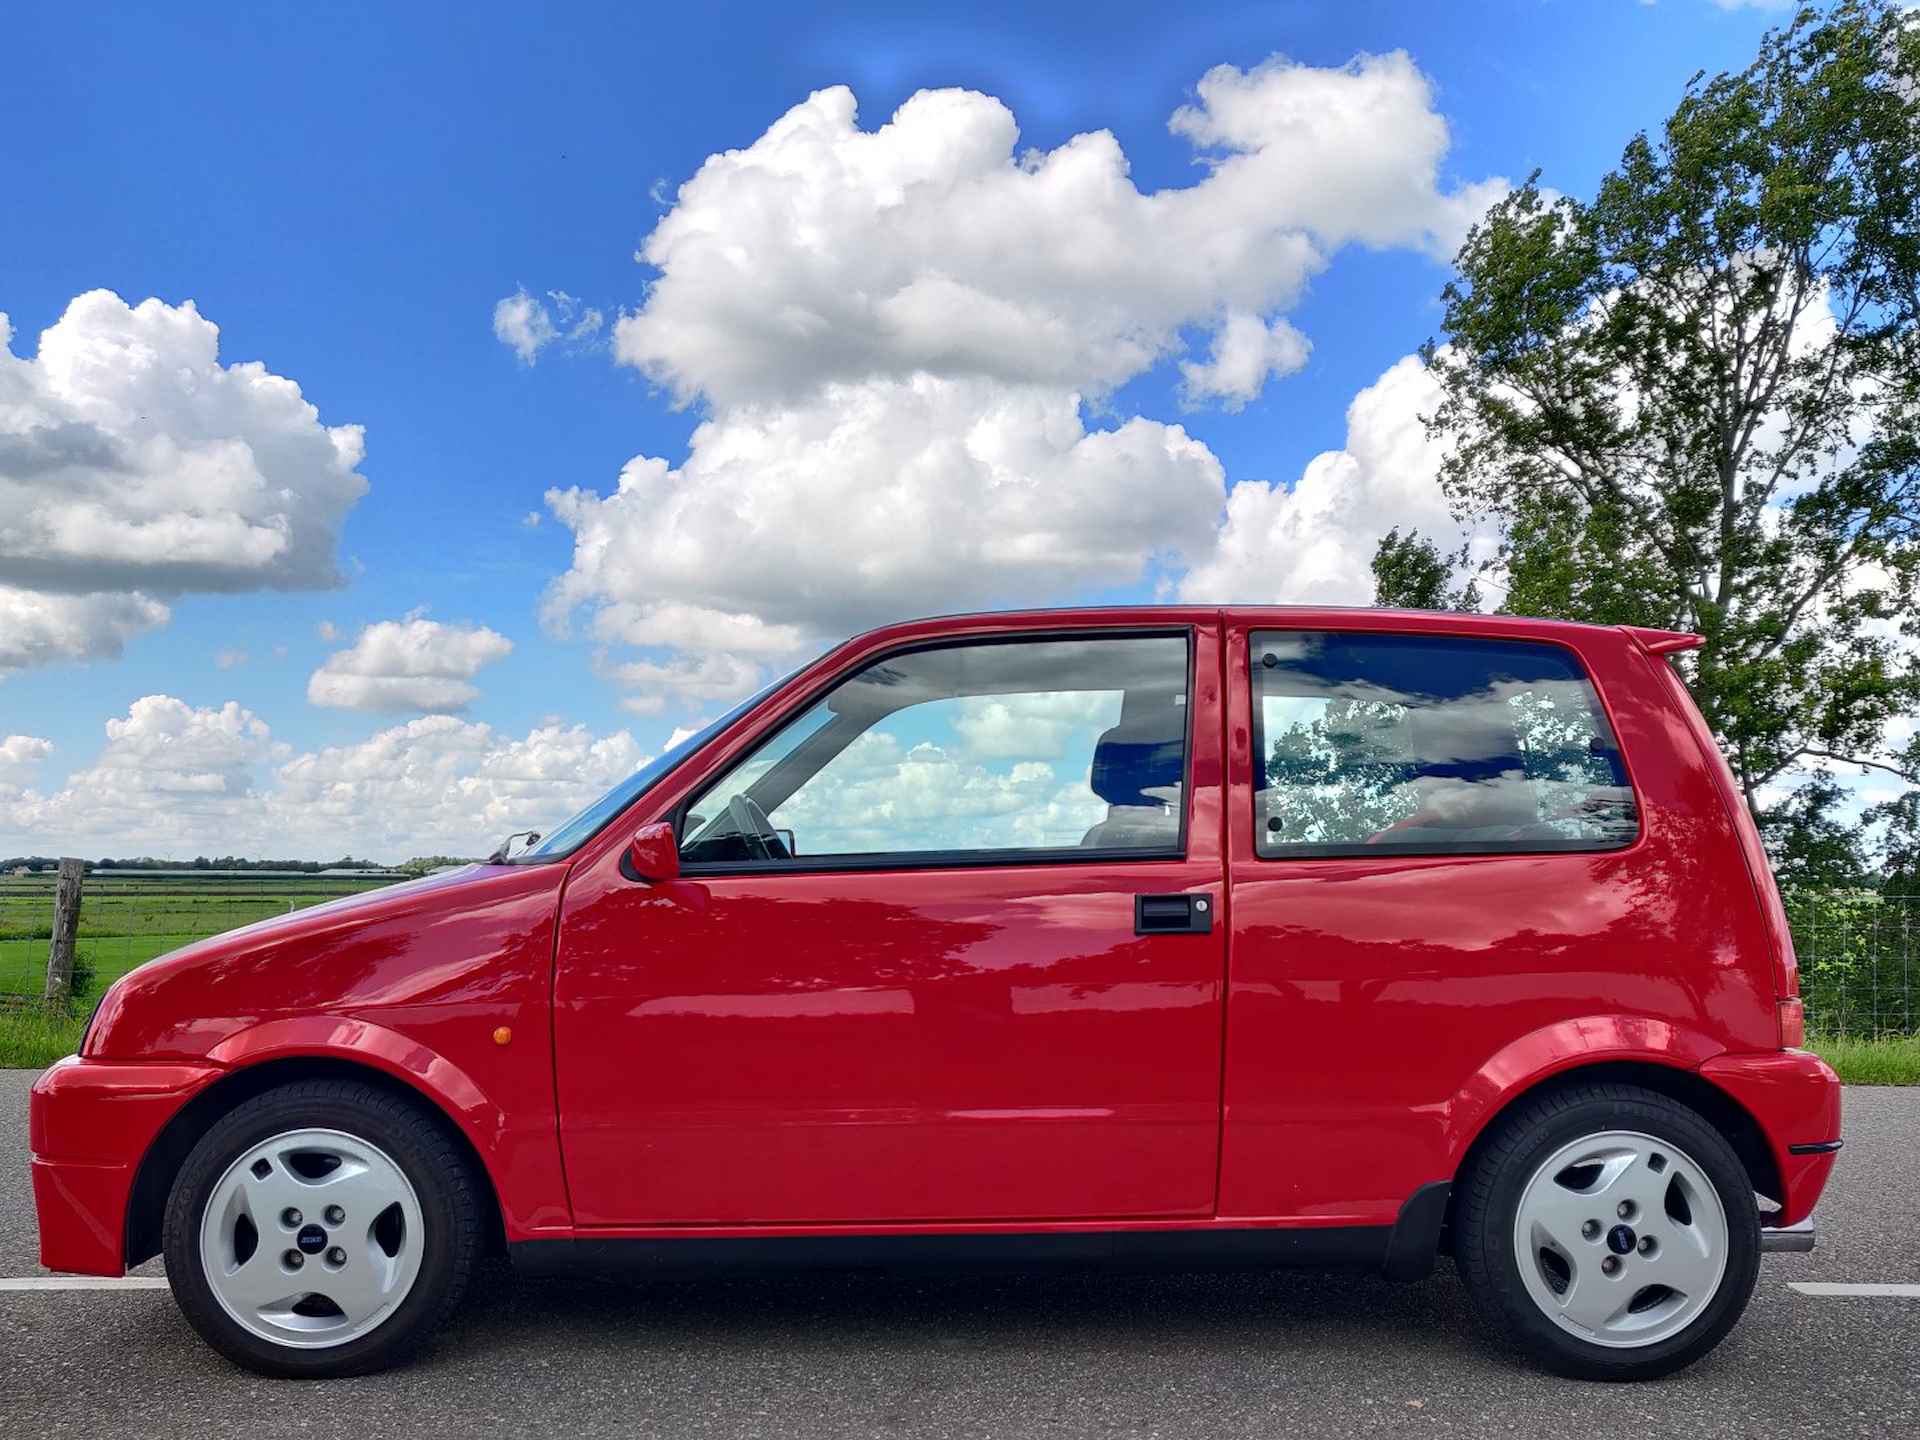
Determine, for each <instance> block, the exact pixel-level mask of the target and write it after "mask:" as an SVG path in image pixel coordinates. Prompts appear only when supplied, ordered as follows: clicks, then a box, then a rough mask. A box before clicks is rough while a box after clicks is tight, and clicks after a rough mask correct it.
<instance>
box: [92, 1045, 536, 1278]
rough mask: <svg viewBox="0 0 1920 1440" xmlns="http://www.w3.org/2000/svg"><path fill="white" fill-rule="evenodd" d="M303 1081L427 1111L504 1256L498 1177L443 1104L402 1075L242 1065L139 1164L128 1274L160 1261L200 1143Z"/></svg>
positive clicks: (330, 1066)
mask: <svg viewBox="0 0 1920 1440" xmlns="http://www.w3.org/2000/svg"><path fill="white" fill-rule="evenodd" d="M301 1080H354V1081H359V1082H361V1083H363V1084H366V1085H370V1086H372V1087H374V1088H375V1089H379V1090H384V1091H386V1092H388V1093H389V1094H394V1095H398V1096H401V1097H404V1098H405V1099H407V1100H408V1101H410V1102H412V1103H414V1104H416V1105H418V1106H420V1107H422V1108H423V1109H424V1110H426V1111H427V1112H428V1113H429V1114H430V1115H432V1116H433V1117H434V1119H435V1120H437V1121H438V1122H439V1123H440V1124H441V1125H442V1126H443V1127H444V1128H445V1130H446V1132H447V1134H448V1135H450V1136H451V1137H452V1138H453V1140H454V1143H455V1145H456V1146H457V1148H458V1151H459V1154H460V1156H461V1158H462V1160H463V1161H464V1162H465V1164H466V1166H467V1168H468V1171H469V1172H470V1175H471V1177H472V1179H473V1182H474V1184H475V1185H476V1186H477V1187H479V1192H480V1194H481V1195H482V1197H483V1203H484V1214H485V1216H486V1221H487V1231H488V1234H487V1248H488V1252H489V1253H495V1254H497V1253H503V1252H504V1250H505V1247H506V1234H505V1225H504V1221H503V1218H502V1216H503V1211H502V1208H501V1203H500V1194H499V1191H498V1189H497V1187H496V1186H495V1184H494V1180H493V1175H492V1173H491V1172H490V1171H489V1169H488V1168H487V1165H486V1162H485V1161H484V1160H483V1159H482V1158H481V1155H480V1152H479V1150H478V1149H477V1148H476V1147H475V1145H474V1143H473V1140H472V1138H471V1137H470V1136H469V1135H468V1134H467V1133H466V1130H465V1128H464V1127H463V1126H462V1125H461V1124H460V1123H459V1122H458V1120H456V1119H455V1117H454V1116H453V1115H452V1114H450V1113H449V1112H448V1110H447V1108H446V1106H445V1105H444V1104H443V1103H442V1102H441V1101H440V1099H439V1098H438V1097H437V1096H435V1095H433V1094H431V1093H429V1092H428V1091H427V1090H426V1089H424V1088H423V1087H422V1086H420V1085H417V1084H415V1083H413V1082H412V1081H411V1080H410V1079H409V1078H407V1077H405V1076H404V1075H400V1074H396V1073H394V1072H393V1071H391V1070H386V1069H383V1068H381V1067H379V1066H377V1065H372V1064H368V1063H366V1062H365V1061H362V1060H355V1059H349V1058H347V1057H344V1056H340V1055H324V1054H310V1055H279V1056H275V1057H273V1058H271V1059H264V1060H260V1061H258V1062H256V1063H253V1064H248V1065H241V1066H239V1067H237V1068H235V1069H233V1070H231V1071H229V1072H228V1073H227V1074H225V1075H222V1076H221V1077H220V1078H219V1079H217V1080H215V1081H214V1082H213V1083H212V1084H210V1085H208V1086H206V1087H205V1088H204V1089H202V1090H201V1091H200V1092H199V1093H198V1094H196V1095H195V1096H194V1097H193V1098H192V1099H191V1100H189V1101H188V1102H187V1103H186V1104H185V1105H183V1106H181V1108H180V1110H179V1111H178V1112H177V1113H176V1114H175V1115H174V1116H173V1117H172V1118H171V1119H170V1120H168V1122H167V1123H166V1125H165V1126H163V1127H162V1128H161V1130H160V1133H159V1134H158V1135H156V1136H155V1137H154V1139H153V1143H152V1144H150V1145H149V1146H148V1147H147V1150H146V1153H145V1154H144V1155H143V1156H141V1158H140V1165H139V1168H138V1169H137V1170H136V1171H135V1173H134V1180H133V1188H132V1190H131V1191H130V1192H129V1194H128V1197H127V1214H126V1233H125V1235H124V1237H123V1241H122V1243H123V1245H124V1248H125V1259H126V1264H127V1266H128V1268H132V1267H133V1266H135V1265H138V1264H139V1263H140V1262H141V1261H143V1260H147V1259H150V1258H151V1257H153V1256H155V1255H157V1254H159V1253H160V1232H161V1223H162V1220H163V1218H164V1216H165V1214H166V1208H167V1196H168V1194H169V1193H170V1192H171V1191H172V1189H173V1182H174V1178H175V1177H176V1176H177V1175H178V1174H179V1173H180V1167H181V1166H182V1165H184V1164H185V1163H186V1159H187V1156H188V1155H189V1154H191V1153H192V1151H193V1147H194V1146H195V1145H197V1144H199V1143H200V1140H201V1138H202V1137H203V1136H204V1135H205V1134H206V1133H207V1132H208V1131H209V1130H211V1129H212V1128H213V1127H214V1125H215V1124H217V1123H218V1122H219V1119H220V1117H221V1116H222V1115H225V1114H226V1113H227V1112H228V1111H230V1110H232V1109H233V1108H234V1106H236V1105H240V1104H243V1103H244V1102H246V1101H248V1100H251V1099H252V1098H253V1097H254V1096H256V1095H262V1094H265V1093H266V1092H267V1091H269V1090H275V1089H278V1088H279V1087H280V1086H282V1085H290V1084H293V1083H295V1082H296V1081H301Z"/></svg>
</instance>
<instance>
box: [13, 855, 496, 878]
mask: <svg viewBox="0 0 1920 1440" xmlns="http://www.w3.org/2000/svg"><path fill="white" fill-rule="evenodd" d="M84 863H85V864H86V867H87V869H89V870H278V871H282V872H287V871H293V872H296V873H299V874H303V875H315V874H318V873H319V872H320V871H322V870H405V871H409V872H412V873H415V874H422V875H424V874H425V873H427V872H428V871H429V870H438V869H440V868H442V867H443V866H447V865H465V864H468V863H469V862H468V861H467V860H465V859H462V858H461V857H459V856H456V855H416V856H414V857H413V858H412V859H411V860H408V861H405V862H404V863H402V864H399V865H388V864H386V863H385V862H384V861H380V860H357V859H355V858H354V857H353V856H351V855H343V856H341V857H340V858H339V859H338V860H247V859H244V858H242V857H241V856H238V855H211V856H210V855H196V856H194V857H193V859H191V860H160V859H155V858H154V857H153V856H151V855H141V856H138V857H130V858H126V859H114V858H112V857H110V856H102V857H101V858H100V859H98V860H88V861H85V862H84ZM59 868H60V860H59V857H58V856H54V855H15V856H13V857H11V858H9V859H6V860H0V874H9V873H11V872H13V871H15V870H21V869H25V870H33V871H39V870H57V869H59Z"/></svg>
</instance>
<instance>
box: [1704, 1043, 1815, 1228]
mask: <svg viewBox="0 0 1920 1440" xmlns="http://www.w3.org/2000/svg"><path fill="white" fill-rule="evenodd" d="M1700 1078H1701V1079H1703V1080H1710V1081H1712V1082H1713V1083H1714V1084H1715V1085H1718V1086H1719V1087H1720V1088H1721V1089H1722V1090H1724V1091H1726V1092H1727V1094H1729V1095H1731V1096H1732V1097H1733V1098H1734V1099H1735V1100H1737V1101H1739V1102H1740V1104H1741V1105H1742V1106H1744V1107H1745V1109H1746V1111H1747V1113H1748V1114H1749V1115H1751V1116H1753V1118H1754V1120H1755V1121H1757V1122H1758V1124H1759V1126H1760V1130H1761V1133H1762V1134H1764V1135H1765V1136H1766V1140H1767V1148H1768V1150H1769V1151H1770V1152H1771V1153H1772V1155H1773V1163H1774V1168H1775V1169H1777V1170H1778V1171H1779V1172H1780V1190H1781V1193H1780V1194H1779V1195H1777V1196H1774V1197H1773V1198H1774V1199H1776V1200H1778V1201H1779V1202H1780V1209H1779V1211H1778V1212H1777V1213H1774V1214H1771V1215H1767V1216H1764V1217H1762V1218H1763V1220H1764V1227H1763V1229H1762V1231H1761V1234H1762V1237H1763V1241H1764V1237H1765V1235H1766V1234H1767V1233H1768V1231H1774V1232H1779V1233H1787V1232H1792V1231H1794V1228H1795V1227H1796V1226H1798V1225H1799V1223H1800V1222H1801V1221H1803V1220H1805V1219H1807V1218H1808V1217H1809V1216H1810V1215H1812V1214H1813V1207H1814V1206H1815V1205H1816V1204H1817V1203H1819V1200H1820V1192H1821V1191H1822V1190H1824V1189H1826V1186H1827V1177H1828V1176H1830V1175H1831V1174H1832V1173H1833V1162H1834V1159H1835V1157H1836V1155H1837V1153H1838V1143H1837V1142H1838V1141H1839V1139H1840V1077H1839V1076H1837V1075H1835V1074H1834V1073H1833V1069H1832V1067H1831V1066H1829V1065H1828V1064H1827V1062H1826V1061H1824V1060H1822V1059H1821V1058H1820V1057H1819V1056H1818V1055H1815V1054H1812V1053H1811V1052H1809V1051H1806V1050H1768V1051H1763V1052H1759V1053H1755V1054H1744V1055H1741V1054H1735V1055H1716V1056H1715V1057H1714V1058H1713V1059H1711V1060H1709V1061H1707V1063H1706V1064H1704V1065H1702V1066H1701V1067H1700ZM1768 1248H1771V1249H1793V1248H1804V1249H1812V1248H1813V1247H1812V1243H1811V1241H1810V1240H1809V1241H1808V1242H1807V1243H1806V1244H1805V1245H1799V1244H1798V1242H1795V1243H1794V1244H1787V1243H1776V1244H1774V1245H1771V1246H1769V1247H1768Z"/></svg>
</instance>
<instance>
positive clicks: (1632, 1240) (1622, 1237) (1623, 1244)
mask: <svg viewBox="0 0 1920 1440" xmlns="http://www.w3.org/2000/svg"><path fill="white" fill-rule="evenodd" d="M305 1243H306V1241H305V1240H304V1239H302V1241H301V1244H303V1245H304V1244H305ZM1639 1243H1640V1237H1639V1236H1638V1235H1636V1234H1634V1233H1633V1227H1632V1226H1631V1225H1616V1226H1614V1227H1613V1229H1611V1230H1609V1231H1608V1232H1607V1248H1608V1249H1609V1250H1611V1251H1612V1252H1613V1253H1614V1254H1616V1255H1631V1254H1632V1253H1633V1250H1634V1247H1635V1246H1637V1245H1638V1244H1639Z"/></svg>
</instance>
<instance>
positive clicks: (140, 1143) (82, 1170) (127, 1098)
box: [27, 1055, 221, 1275]
mask: <svg viewBox="0 0 1920 1440" xmlns="http://www.w3.org/2000/svg"><path fill="white" fill-rule="evenodd" d="M220 1074H221V1070H220V1067H219V1066H216V1065H204V1064H181V1063H176V1062H161V1063H152V1064H148V1063H129V1062H120V1061H105V1060H87V1059H82V1058H81V1057H79V1056H76V1055H70V1056H68V1057H67V1058H66V1059H65V1060H62V1061H59V1062H58V1063H57V1064H55V1065H53V1066H51V1067H50V1068H49V1069H47V1070H46V1072H45V1073H43V1074H42V1075H41V1076H40V1078H39V1079H38V1080H36V1081H35V1082H34V1086H33V1096H32V1100H31V1102H30V1104H29V1107H28V1122H27V1135H28V1143H29V1146H30V1148H31V1149H32V1151H33V1165H32V1168H33V1203H34V1208H35V1210H37V1211H38V1212H39V1218H40V1263H41V1264H42V1265H45V1266H46V1267H47V1268H48V1269H49V1270H66V1271H70V1272H73V1273H75V1274H80V1275H119V1274H123V1273H124V1272H125V1270H126V1236H127V1202H128V1199H129V1197H130V1196H131V1194H132V1192H133V1184H134V1179H135V1177H136V1176H137V1175H138V1174H139V1170H140V1162H141V1160H142V1159H143V1158H144V1157H145V1156H146V1153H147V1151H148V1149H149V1148H150V1147H151V1146H152V1144H153V1141H154V1138H155V1137H156V1136H157V1135H159V1133H160V1131H161V1130H162V1129H163V1128H164V1127H165V1126H166V1124H167V1122H168V1121H169V1120H171V1119H172V1118H173V1117H174V1116H175V1115H177V1114H178V1113H179V1112H180V1109H181V1107H182V1106H184V1105H185V1104H186V1103H187V1102H188V1101H189V1100H191V1099H192V1098H193V1097H194V1095H196V1094H198V1093H199V1091H200V1090H201V1089H202V1088H204V1087H205V1086H206V1085H208V1084H210V1083H211V1082H212V1081H213V1080H214V1079H215V1078H216V1077H218V1076H219V1075H220Z"/></svg>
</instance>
